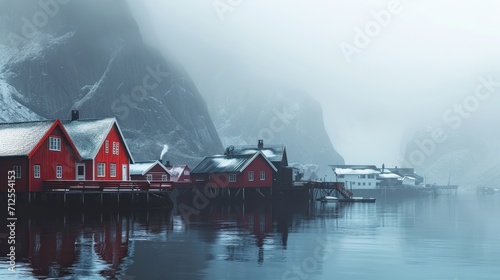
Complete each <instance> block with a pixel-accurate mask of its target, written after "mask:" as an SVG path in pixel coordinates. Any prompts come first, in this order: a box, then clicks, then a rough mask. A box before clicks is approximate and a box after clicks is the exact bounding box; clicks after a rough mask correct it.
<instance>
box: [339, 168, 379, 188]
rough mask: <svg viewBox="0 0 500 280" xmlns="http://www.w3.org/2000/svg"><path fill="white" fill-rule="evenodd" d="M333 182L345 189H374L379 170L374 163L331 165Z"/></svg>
mask: <svg viewBox="0 0 500 280" xmlns="http://www.w3.org/2000/svg"><path fill="white" fill-rule="evenodd" d="M331 167H332V170H333V172H334V173H335V177H336V178H335V182H341V183H344V186H345V187H346V188H347V189H353V190H355V189H375V188H377V178H378V175H379V174H380V170H379V169H378V168H377V167H376V166H375V165H332V166H331Z"/></svg>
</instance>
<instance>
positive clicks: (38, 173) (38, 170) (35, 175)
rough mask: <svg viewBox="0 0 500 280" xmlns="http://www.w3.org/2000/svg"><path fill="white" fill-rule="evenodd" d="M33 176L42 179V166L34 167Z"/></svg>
mask: <svg viewBox="0 0 500 280" xmlns="http://www.w3.org/2000/svg"><path fill="white" fill-rule="evenodd" d="M33 174H34V177H35V178H37V179H38V178H40V165H39V164H35V165H34V166H33Z"/></svg>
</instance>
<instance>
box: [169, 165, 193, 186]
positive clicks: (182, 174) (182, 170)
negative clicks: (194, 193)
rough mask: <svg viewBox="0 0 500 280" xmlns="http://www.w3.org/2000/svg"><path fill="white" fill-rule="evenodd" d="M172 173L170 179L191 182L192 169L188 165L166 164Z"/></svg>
mask: <svg viewBox="0 0 500 280" xmlns="http://www.w3.org/2000/svg"><path fill="white" fill-rule="evenodd" d="M166 168H167V170H168V172H169V173H170V176H171V177H170V180H171V181H173V182H190V181H191V169H189V167H188V166H187V165H173V166H171V165H170V164H167V166H166Z"/></svg>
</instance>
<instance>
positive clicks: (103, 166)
mask: <svg viewBox="0 0 500 280" xmlns="http://www.w3.org/2000/svg"><path fill="white" fill-rule="evenodd" d="M101 171H102V173H101ZM97 177H99V178H102V177H106V164H105V163H104V162H98V163H97Z"/></svg>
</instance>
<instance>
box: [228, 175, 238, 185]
mask: <svg viewBox="0 0 500 280" xmlns="http://www.w3.org/2000/svg"><path fill="white" fill-rule="evenodd" d="M229 182H230V183H235V182H236V174H229Z"/></svg>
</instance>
